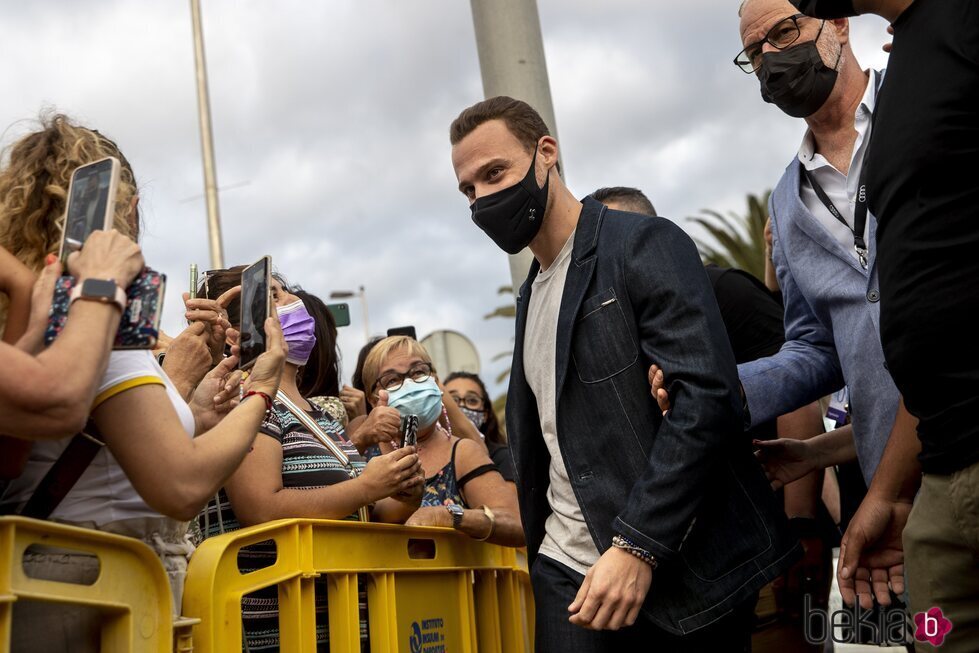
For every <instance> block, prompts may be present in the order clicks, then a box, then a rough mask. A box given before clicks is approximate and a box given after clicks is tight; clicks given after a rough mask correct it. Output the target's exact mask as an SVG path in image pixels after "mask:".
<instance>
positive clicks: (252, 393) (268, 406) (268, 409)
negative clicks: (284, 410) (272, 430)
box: [241, 390, 272, 419]
mask: <svg viewBox="0 0 979 653" xmlns="http://www.w3.org/2000/svg"><path fill="white" fill-rule="evenodd" d="M249 397H261V398H262V399H264V400H265V419H268V418H269V416H270V415H271V414H272V397H270V396H269V395H268V394H267V393H265V392H262V391H261V390H249V391H248V392H246V393H245V394H244V395H242V397H241V401H245V400H246V399H248V398H249Z"/></svg>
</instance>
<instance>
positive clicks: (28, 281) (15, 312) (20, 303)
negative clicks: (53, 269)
mask: <svg viewBox="0 0 979 653" xmlns="http://www.w3.org/2000/svg"><path fill="white" fill-rule="evenodd" d="M36 281H37V278H36V277H35V275H34V273H33V272H31V271H30V270H29V269H28V268H27V266H26V265H24V264H23V263H21V262H20V261H19V260H17V257H15V256H14V255H13V254H11V253H10V252H8V251H7V250H6V249H4V248H3V247H0V294H4V295H6V296H7V314H6V324H5V325H4V327H3V342H5V343H7V344H14V343H16V342H17V340H19V339H20V337H21V336H22V335H24V331H26V330H27V324H28V321H29V319H30V314H31V292H32V291H33V289H34V283H35V282H36Z"/></svg>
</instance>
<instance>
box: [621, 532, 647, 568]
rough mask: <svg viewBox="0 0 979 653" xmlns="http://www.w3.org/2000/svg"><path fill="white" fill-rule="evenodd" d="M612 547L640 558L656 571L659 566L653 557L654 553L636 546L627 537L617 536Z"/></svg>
mask: <svg viewBox="0 0 979 653" xmlns="http://www.w3.org/2000/svg"><path fill="white" fill-rule="evenodd" d="M612 546H614V547H615V548H617V549H622V550H623V551H625V552H626V553H629V554H631V555H633V556H635V557H637V558H639V559H640V560H642V561H643V562H645V563H646V564H647V565H649V566H650V567H652V568H653V569H656V567H657V565H659V562H658V561H657V560H656V558H655V557H654V556H653V554H652V553H650V552H649V551H647V550H646V549H644V548H642V547H641V546H639V545H638V544H636V543H635V542H633V541H632V540H630V539H629V538H627V537H623V536H622V535H616V536H615V537H613V538H612Z"/></svg>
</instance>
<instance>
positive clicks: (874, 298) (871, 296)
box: [867, 290, 880, 303]
mask: <svg viewBox="0 0 979 653" xmlns="http://www.w3.org/2000/svg"><path fill="white" fill-rule="evenodd" d="M867 301H868V302H871V303H876V302H879V301H880V293H879V292H877V291H876V290H871V291H869V292H868V293H867Z"/></svg>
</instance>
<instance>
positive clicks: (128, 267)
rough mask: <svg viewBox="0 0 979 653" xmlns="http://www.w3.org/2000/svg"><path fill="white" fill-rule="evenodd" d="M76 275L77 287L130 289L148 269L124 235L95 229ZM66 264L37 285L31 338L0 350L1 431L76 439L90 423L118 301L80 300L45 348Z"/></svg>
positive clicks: (76, 257) (73, 265) (78, 258)
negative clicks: (91, 282)
mask: <svg viewBox="0 0 979 653" xmlns="http://www.w3.org/2000/svg"><path fill="white" fill-rule="evenodd" d="M68 267H69V271H70V272H71V273H72V274H73V275H74V276H75V277H76V279H77V283H82V282H83V281H84V280H85V279H112V280H114V281H116V283H117V284H118V285H119V286H120V287H126V286H128V285H129V283H130V282H131V281H132V280H133V278H135V277H136V275H137V274H139V271H140V270H142V268H143V256H142V254H141V253H140V250H139V247H138V246H137V245H136V243H134V242H133V241H132V240H130V239H129V238H127V237H125V236H123V235H122V234H120V233H119V232H117V231H109V232H103V231H96V232H95V233H93V234H92V235H91V236H90V237H89V238H88V240H86V241H85V247H84V249H83V250H82V251H81V252H76V253H73V254H72V255H71V257H70V258H69V260H68ZM60 274H61V265H60V263H59V262H58V261H57V259H54V260H53V261H50V262H49V263H48V265H47V266H46V267H45V268H44V270H43V271H42V272H41V276H40V278H39V279H38V282H37V284H36V285H35V287H34V293H33V298H32V308H31V318H30V322H29V325H28V328H27V332H26V333H25V334H24V336H23V337H21V338H20V340H19V341H18V343H17V346H16V347H10V346H8V345H4V344H0V365H2V367H3V370H4V373H3V374H2V375H0V414H2V415H3V420H2V422H0V432H2V433H4V434H6V435H12V436H15V437H21V438H28V439H44V438H62V437H66V436H69V435H72V434H74V433H77V432H78V431H80V430H81V429H82V427H84V425H85V422H86V420H87V418H88V413H89V410H90V409H91V406H92V401H93V399H94V398H95V390H96V387H97V384H98V381H99V379H100V378H101V377H102V375H103V374H104V373H105V367H106V365H107V363H108V355H109V351H110V350H111V348H112V343H113V340H114V338H115V333H116V329H117V327H118V325H119V318H120V313H119V308H118V307H117V306H116V305H115V304H112V303H105V304H103V303H99V302H94V301H83V300H79V301H75V302H73V303H72V304H71V307H70V308H69V310H68V320H67V322H66V324H65V328H64V330H63V331H62V332H61V333H60V334H59V335H58V338H57V339H56V340H55V341H54V343H53V344H52V345H51V346H50V347H49V348H47V349H45V350H43V351H41V347H42V346H43V336H44V330H45V328H46V326H47V320H48V308H49V306H50V304H51V297H52V295H53V293H54V285H55V282H56V281H57V279H58V276H59V275H60Z"/></svg>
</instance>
